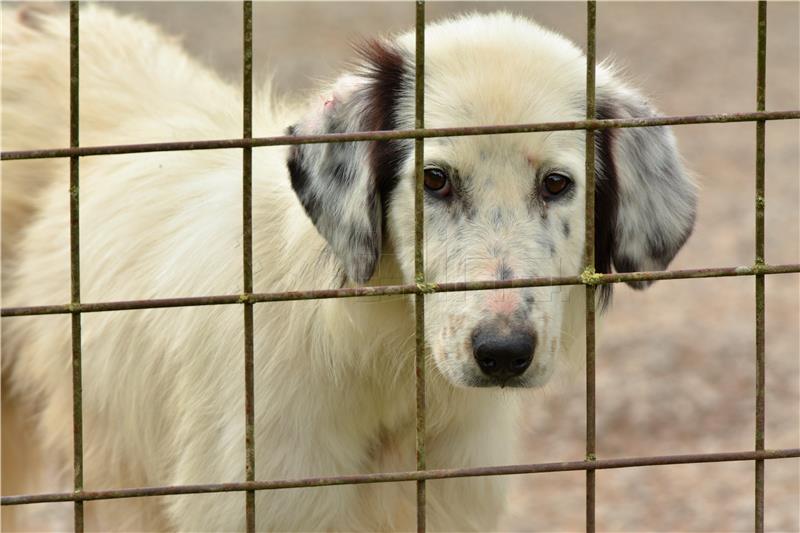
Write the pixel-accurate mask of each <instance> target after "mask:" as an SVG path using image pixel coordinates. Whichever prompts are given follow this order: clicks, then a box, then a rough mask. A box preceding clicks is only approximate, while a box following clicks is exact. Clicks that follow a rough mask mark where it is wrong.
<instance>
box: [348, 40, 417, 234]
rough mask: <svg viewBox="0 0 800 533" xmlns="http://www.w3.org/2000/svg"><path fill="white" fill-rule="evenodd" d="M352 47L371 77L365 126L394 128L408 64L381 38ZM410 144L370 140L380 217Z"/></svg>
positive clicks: (385, 128)
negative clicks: (379, 201)
mask: <svg viewBox="0 0 800 533" xmlns="http://www.w3.org/2000/svg"><path fill="white" fill-rule="evenodd" d="M356 51H357V52H358V53H359V55H360V56H361V57H362V58H363V59H364V60H365V62H366V65H367V77H368V78H369V79H370V80H371V81H372V83H371V84H370V88H369V91H368V94H367V98H368V104H367V106H366V110H367V112H366V116H365V122H366V124H365V126H366V129H368V130H373V131H386V130H394V129H397V128H398V126H399V125H398V121H397V117H396V113H397V101H398V100H399V98H400V95H401V92H402V90H403V88H404V86H405V85H406V84H408V81H409V74H408V73H409V70H408V69H409V65H407V63H406V61H405V59H404V58H403V56H402V54H401V53H400V52H399V51H398V50H396V49H395V48H394V47H393V46H391V45H390V44H389V43H385V42H382V41H378V40H371V41H367V42H365V43H363V44H362V45H361V46H360V47H358V48H357V49H356ZM410 144H411V143H409V142H408V141H399V140H396V141H375V142H373V143H372V144H371V149H370V163H371V166H372V170H373V178H374V180H375V183H376V185H377V189H378V191H379V193H380V195H381V199H382V204H383V206H382V207H383V211H384V213H383V214H384V220H385V218H386V217H385V215H386V204H387V200H388V196H389V194H391V191H392V190H393V189H394V188H395V186H396V185H397V182H398V180H399V179H400V167H401V166H402V164H403V163H404V162H405V159H406V158H407V157H408V155H409V147H410Z"/></svg>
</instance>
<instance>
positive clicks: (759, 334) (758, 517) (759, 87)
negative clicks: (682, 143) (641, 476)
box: [754, 0, 767, 533]
mask: <svg viewBox="0 0 800 533" xmlns="http://www.w3.org/2000/svg"><path fill="white" fill-rule="evenodd" d="M766 83H767V2H766V1H765V0H761V1H760V2H759V3H758V74H757V82H756V105H757V109H758V111H763V110H764V109H765V106H766ZM765 129H766V122H764V121H763V120H759V121H758V122H756V198H755V200H756V250H755V251H756V265H763V264H765V257H764V208H765V198H766V196H765V184H764V144H765ZM755 278H756V428H755V449H756V450H763V449H764V429H765V423H764V419H765V407H766V406H765V399H764V397H765V385H766V383H765V381H766V379H765V366H766V352H765V349H764V345H765V342H764V341H765V306H766V298H765V295H764V275H763V274H756V277H755ZM754 518H755V531H756V533H763V532H764V461H763V460H756V462H755V517H754Z"/></svg>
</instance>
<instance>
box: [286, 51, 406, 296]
mask: <svg viewBox="0 0 800 533" xmlns="http://www.w3.org/2000/svg"><path fill="white" fill-rule="evenodd" d="M357 51H358V52H359V55H360V57H361V64H360V66H359V68H358V69H357V70H356V72H355V73H353V74H349V75H346V76H342V77H341V78H339V79H338V80H337V81H336V83H335V84H334V86H333V88H332V90H331V91H330V93H329V94H327V95H325V97H324V99H321V100H320V101H319V103H318V104H317V105H315V106H314V107H313V109H312V110H311V111H310V113H308V114H307V115H306V117H304V119H303V120H302V121H301V122H299V123H298V124H295V125H294V126H292V127H291V128H289V133H290V134H292V135H312V134H322V133H349V132H357V131H377V130H391V129H397V128H399V127H402V126H404V124H399V123H398V119H397V107H398V103H399V100H400V99H401V98H402V97H403V95H404V94H405V92H406V91H407V90H408V88H409V87H410V89H411V90H412V91H413V75H412V76H411V78H410V82H409V72H413V68H414V67H413V65H409V64H408V62H407V60H406V59H405V57H404V55H403V54H402V52H400V51H399V50H397V49H395V48H394V47H393V46H392V45H391V44H388V43H385V42H380V41H371V42H368V43H366V44H364V45H362V46H360V47H359V48H358V49H357ZM409 83H410V85H409ZM323 100H324V101H323ZM406 144H408V143H407V142H405V143H404V142H403V141H365V142H343V143H325V144H303V145H295V146H293V147H292V148H291V150H290V153H289V160H288V167H289V174H290V176H291V181H292V187H293V188H294V191H295V193H296V194H297V196H298V198H299V199H300V202H301V203H302V204H303V206H304V207H305V210H306V212H307V213H308V216H309V217H310V218H311V220H312V221H313V222H314V225H315V226H316V228H317V230H318V231H319V233H320V234H321V235H322V236H323V237H324V238H325V239H326V240H327V242H328V244H329V246H330V248H331V249H332V251H333V253H334V254H335V255H336V257H338V258H339V260H340V261H341V263H342V266H343V268H344V271H345V274H346V275H347V277H348V278H349V279H350V280H351V281H353V282H356V283H364V282H366V281H368V280H369V279H370V278H371V277H372V275H373V273H374V271H375V267H376V265H377V262H378V257H379V255H380V251H381V243H382V229H383V228H382V224H383V216H384V210H385V205H386V201H387V198H386V196H387V195H388V194H389V192H390V190H391V189H392V188H393V187H394V185H395V184H396V183H397V180H398V179H399V171H400V167H401V164H402V162H403V160H404V157H405V154H406V150H404V149H403V148H404V146H405V145H406Z"/></svg>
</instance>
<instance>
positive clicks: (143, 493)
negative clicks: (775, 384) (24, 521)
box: [0, 448, 800, 505]
mask: <svg viewBox="0 0 800 533" xmlns="http://www.w3.org/2000/svg"><path fill="white" fill-rule="evenodd" d="M795 458H800V448H783V449H777V450H762V451H752V450H749V451H742V452H720V453H698V454H687V455H657V456H650V457H623V458H619V459H598V460H596V461H566V462H558V463H533V464H515V465H503V466H482V467H472V468H449V469H439V470H424V471H418V470H414V471H411V472H382V473H378V474H361V475H349V476H330V477H313V478H302V479H286V480H275V481H255V482H243V483H208V484H203V485H172V486H163V487H137V488H127V489H111V490H98V491H84V492H81V493H73V492H57V493H47V494H17V495H13V496H3V497H2V498H0V505H27V504H35V503H56V502H71V501H92V500H112V499H120V498H142V497H150V496H170V495H177V494H207V493H218V492H241V491H246V490H279V489H294V488H306V487H329V486H333V485H360V484H365V483H393V482H400V481H416V480H420V479H425V480H429V479H451V478H460V477H479V476H508V475H514V474H540V473H547V472H573V471H580V470H607V469H614V468H635V467H643V466H665V465H681V464H702V463H722V462H731V461H753V460H760V459H764V460H775V459H795Z"/></svg>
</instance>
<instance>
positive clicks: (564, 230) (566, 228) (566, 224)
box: [561, 220, 570, 239]
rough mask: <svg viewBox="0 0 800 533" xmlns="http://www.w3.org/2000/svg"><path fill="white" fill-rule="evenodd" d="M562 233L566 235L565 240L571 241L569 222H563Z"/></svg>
mask: <svg viewBox="0 0 800 533" xmlns="http://www.w3.org/2000/svg"><path fill="white" fill-rule="evenodd" d="M561 232H562V233H563V234H564V238H565V239H569V232H570V227H569V222H567V221H566V220H564V221H562V222H561Z"/></svg>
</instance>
